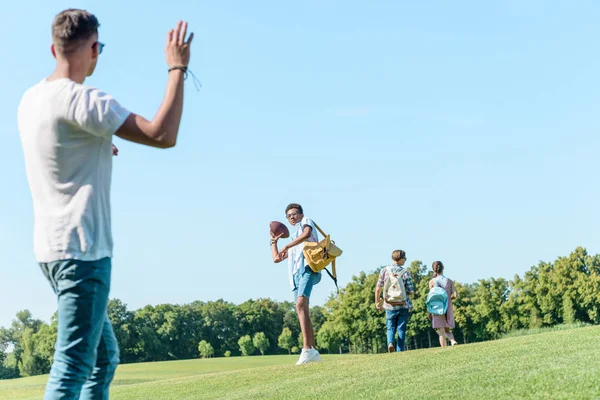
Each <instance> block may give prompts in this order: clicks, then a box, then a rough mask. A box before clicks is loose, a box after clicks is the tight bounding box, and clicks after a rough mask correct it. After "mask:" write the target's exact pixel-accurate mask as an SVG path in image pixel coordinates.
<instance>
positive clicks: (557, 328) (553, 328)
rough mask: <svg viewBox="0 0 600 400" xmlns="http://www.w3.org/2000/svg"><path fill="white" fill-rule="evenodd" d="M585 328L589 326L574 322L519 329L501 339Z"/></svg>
mask: <svg viewBox="0 0 600 400" xmlns="http://www.w3.org/2000/svg"><path fill="white" fill-rule="evenodd" d="M586 326H590V324H587V323H585V322H575V323H573V324H561V325H554V326H546V327H543V328H531V329H519V330H516V331H512V332H509V333H505V334H504V335H502V339H506V338H511V337H518V336H528V335H537V334H539V333H545V332H556V331H565V330H571V329H575V328H583V327H586Z"/></svg>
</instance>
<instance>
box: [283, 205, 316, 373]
mask: <svg viewBox="0 0 600 400" xmlns="http://www.w3.org/2000/svg"><path fill="white" fill-rule="evenodd" d="M285 216H286V218H287V220H288V221H289V222H290V224H291V225H292V226H293V227H295V231H293V232H292V235H291V242H290V243H288V244H286V245H285V247H284V248H283V249H282V250H281V251H280V250H279V249H278V248H277V241H278V240H279V237H277V236H273V234H271V254H272V256H273V261H274V262H276V263H279V262H281V261H283V260H285V259H286V258H287V260H288V278H289V281H290V286H291V287H292V291H293V292H294V300H295V301H296V311H297V312H298V320H299V321H300V329H302V341H303V342H304V343H303V347H302V352H301V354H300V359H299V360H298V362H297V363H296V365H301V364H306V363H309V362H315V361H321V356H320V355H319V352H318V351H317V350H316V349H315V347H314V346H315V333H314V331H313V327H312V322H311V320H310V314H309V309H310V307H309V299H310V294H311V292H312V289H313V286H314V285H316V284H318V283H319V282H320V281H321V273H320V272H313V270H312V269H311V268H310V266H309V265H308V263H307V262H306V260H305V258H304V252H303V250H304V243H305V242H318V241H319V236H318V233H317V230H316V228H315V224H314V222H313V221H312V220H311V219H310V218H307V217H305V216H304V211H303V210H302V206H301V205H300V204H295V203H292V204H290V205H288V206H287V208H286V209H285Z"/></svg>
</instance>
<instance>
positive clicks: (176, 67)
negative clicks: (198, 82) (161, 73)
mask: <svg viewBox="0 0 600 400" xmlns="http://www.w3.org/2000/svg"><path fill="white" fill-rule="evenodd" d="M175 70H180V71H182V72H183V79H187V67H184V66H183V65H176V66H174V67H171V68H169V72H171V71H175Z"/></svg>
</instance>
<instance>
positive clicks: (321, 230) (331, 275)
mask: <svg viewBox="0 0 600 400" xmlns="http://www.w3.org/2000/svg"><path fill="white" fill-rule="evenodd" d="M312 223H313V225H314V226H315V228H317V230H318V231H319V233H320V234H321V235H323V239H325V238H326V237H327V234H326V233H325V232H323V229H321V228H320V227H319V225H317V223H316V222H315V221H313V222H312ZM332 243H333V241H332ZM331 271H332V272H333V273H332V272H329V270H328V269H327V268H325V272H327V275H329V277H330V278H331V279H333V283H335V289H336V290H337V292H338V293H339V292H340V288H339V287H338V283H337V273H336V270H335V258H334V259H333V261H332V262H331Z"/></svg>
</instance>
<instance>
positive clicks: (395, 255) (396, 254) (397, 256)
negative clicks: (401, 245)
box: [392, 250, 406, 262]
mask: <svg viewBox="0 0 600 400" xmlns="http://www.w3.org/2000/svg"><path fill="white" fill-rule="evenodd" d="M403 258H406V253H405V252H404V250H394V251H393V252H392V260H394V261H396V262H400V260H402V259H403Z"/></svg>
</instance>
